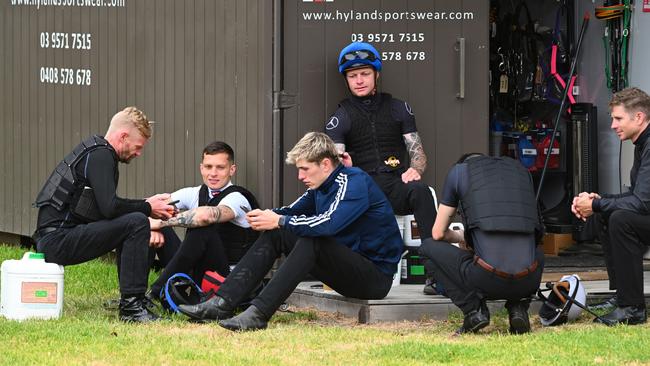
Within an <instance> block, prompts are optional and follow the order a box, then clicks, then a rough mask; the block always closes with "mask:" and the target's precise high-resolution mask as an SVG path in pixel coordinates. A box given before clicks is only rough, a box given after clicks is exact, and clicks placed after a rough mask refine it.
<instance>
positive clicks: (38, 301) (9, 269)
mask: <svg viewBox="0 0 650 366" xmlns="http://www.w3.org/2000/svg"><path fill="white" fill-rule="evenodd" d="M0 268H1V269H0V277H1V284H0V286H1V291H0V315H2V316H4V317H5V318H7V319H13V320H24V319H28V318H40V319H52V318H59V317H60V316H61V312H62V310H63V266H60V265H58V264H55V263H46V262H45V256H44V254H42V253H32V252H27V253H25V254H24V255H23V258H22V259H21V260H14V259H10V260H6V261H4V262H2V266H1V267H0Z"/></svg>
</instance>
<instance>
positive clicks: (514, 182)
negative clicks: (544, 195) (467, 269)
mask: <svg viewBox="0 0 650 366" xmlns="http://www.w3.org/2000/svg"><path fill="white" fill-rule="evenodd" d="M467 167H468V177H469V185H468V189H467V192H466V194H465V195H464V197H463V198H462V200H461V205H460V207H461V210H462V211H461V213H462V216H463V219H464V224H465V229H466V230H469V231H471V230H474V229H480V230H482V231H486V232H489V231H497V232H499V231H501V232H512V233H524V234H530V233H535V234H536V239H537V240H539V239H540V238H541V234H542V233H543V226H542V224H541V220H540V216H539V211H538V209H537V203H536V200H535V192H534V189H533V183H532V179H531V177H530V173H528V171H527V170H526V169H525V168H524V167H523V166H522V165H521V164H520V163H519V162H518V161H516V160H514V159H511V158H507V157H504V158H495V157H487V156H481V157H476V158H472V159H469V160H467ZM465 237H466V238H468V239H470V240H471V237H472V235H465ZM470 244H472V243H470Z"/></svg>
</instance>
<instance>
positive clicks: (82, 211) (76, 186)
mask: <svg viewBox="0 0 650 366" xmlns="http://www.w3.org/2000/svg"><path fill="white" fill-rule="evenodd" d="M96 149H109V150H111V151H112V152H113V153H115V150H114V149H113V147H112V146H111V145H110V144H109V143H108V141H106V140H105V139H104V138H102V137H101V136H97V135H94V136H91V137H89V138H87V139H86V140H84V141H82V142H81V143H80V144H79V145H77V147H75V148H74V149H73V150H72V152H70V153H69V154H68V155H67V156H66V157H65V158H64V159H63V160H62V161H61V162H60V163H59V164H58V165H57V166H56V168H55V169H54V171H53V172H52V174H51V175H50V177H49V178H48V179H47V181H46V182H45V185H44V186H43V188H42V189H41V191H40V192H39V193H38V196H36V202H34V207H42V206H46V205H50V206H52V207H54V208H55V209H56V210H58V211H63V210H64V209H67V208H69V209H70V211H71V212H72V213H73V214H74V215H75V216H77V217H79V218H80V219H82V220H84V221H87V222H91V221H97V220H101V219H102V218H103V217H102V215H101V213H100V212H99V209H98V207H97V202H96V201H95V196H94V193H93V190H92V188H90V187H87V186H86V183H87V182H86V177H84V176H78V174H77V171H76V170H77V169H76V168H77V164H78V163H79V162H80V161H81V160H82V159H83V158H84V157H85V156H86V155H88V154H89V153H90V152H91V151H93V150H96ZM115 174H118V173H117V171H116V173H115ZM115 180H116V181H117V176H116V177H115Z"/></svg>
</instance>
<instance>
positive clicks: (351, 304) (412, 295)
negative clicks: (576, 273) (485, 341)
mask: <svg viewBox="0 0 650 366" xmlns="http://www.w3.org/2000/svg"><path fill="white" fill-rule="evenodd" d="M644 278H645V289H644V291H645V294H646V302H649V300H650V272H646V273H645V276H644ZM557 279H559V277H558V278H557ZM583 284H584V286H585V289H586V290H587V294H588V295H587V302H588V303H593V302H597V301H600V300H602V299H604V298H606V297H609V296H611V295H612V294H613V291H610V290H609V282H608V281H607V280H597V281H584V282H583ZM544 285H545V283H542V284H541V286H544ZM422 287H423V286H422V285H399V286H395V287H393V288H392V289H391V291H390V292H389V293H388V296H386V297H385V298H384V299H381V300H360V299H353V298H346V297H344V296H341V295H339V294H338V293H336V292H335V291H323V286H322V284H321V283H320V282H302V283H301V284H300V285H298V287H297V288H296V290H295V291H294V292H293V294H292V295H291V296H290V297H289V298H288V299H287V303H288V304H290V305H294V306H297V307H313V308H316V309H318V310H320V311H327V312H333V313H340V314H342V315H344V316H347V317H351V318H356V319H358V321H359V323H376V322H384V321H401V320H423V319H438V320H446V319H447V318H448V316H449V314H450V313H451V312H459V310H458V308H457V307H456V306H455V305H454V304H453V303H452V302H451V300H449V298H447V297H444V296H439V295H436V296H430V295H424V294H423V293H422ZM504 303H505V301H489V302H488V307H489V308H490V310H491V311H497V310H499V309H501V308H503V305H504ZM540 306H541V302H540V301H533V303H531V309H530V311H531V313H536V312H537V311H538V310H539V307H540Z"/></svg>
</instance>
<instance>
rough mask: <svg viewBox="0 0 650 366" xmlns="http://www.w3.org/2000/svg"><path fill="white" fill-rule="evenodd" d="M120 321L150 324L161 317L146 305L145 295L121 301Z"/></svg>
mask: <svg viewBox="0 0 650 366" xmlns="http://www.w3.org/2000/svg"><path fill="white" fill-rule="evenodd" d="M120 320H121V321H123V322H127V323H150V322H155V321H157V320H160V317H159V316H158V315H156V314H155V313H154V312H152V311H150V310H149V309H147V307H146V306H145V305H144V295H140V296H131V297H126V298H122V299H120Z"/></svg>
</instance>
